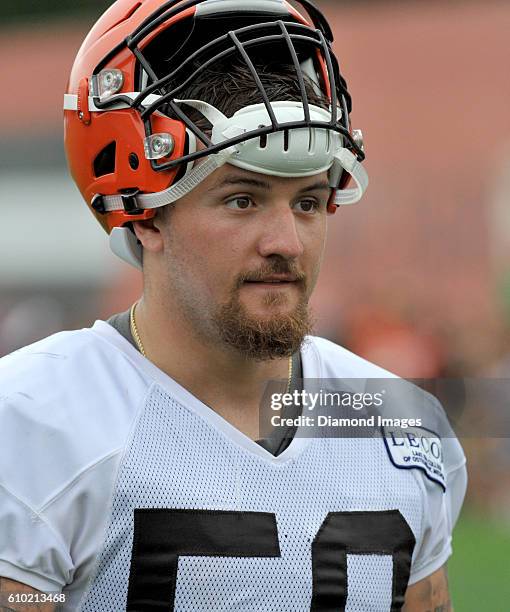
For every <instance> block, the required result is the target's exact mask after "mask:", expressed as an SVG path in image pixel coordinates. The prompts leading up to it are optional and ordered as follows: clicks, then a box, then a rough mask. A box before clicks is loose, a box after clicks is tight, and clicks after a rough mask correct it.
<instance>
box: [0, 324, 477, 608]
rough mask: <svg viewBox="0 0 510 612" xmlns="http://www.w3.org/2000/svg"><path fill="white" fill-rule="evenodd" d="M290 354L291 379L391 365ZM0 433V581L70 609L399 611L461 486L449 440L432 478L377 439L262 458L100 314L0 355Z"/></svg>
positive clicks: (438, 562) (457, 455)
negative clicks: (55, 597)
mask: <svg viewBox="0 0 510 612" xmlns="http://www.w3.org/2000/svg"><path fill="white" fill-rule="evenodd" d="M301 357H302V364H303V376H304V378H305V379H323V378H328V379H332V378H337V379H338V378H343V379H354V378H385V377H393V375H391V374H390V373H388V372H386V371H385V370H382V369H380V368H378V367H377V366H375V365H373V364H371V363H369V362H367V361H365V360H363V359H361V358H360V357H357V356H355V355H353V354H352V353H350V352H349V351H347V350H345V349H343V348H341V347H339V346H337V345H335V344H333V343H331V342H329V341H327V340H324V339H321V338H314V337H311V338H308V339H307V342H306V343H305V344H304V346H303V349H302V351H301ZM204 367H207V366H206V365H204ZM0 431H1V435H2V439H1V444H0V576H4V577H7V578H11V579H13V580H17V581H19V582H22V583H26V584H28V585H30V586H32V587H34V588H36V589H39V590H41V591H59V592H63V593H64V594H65V596H66V604H65V606H64V610H66V611H72V612H75V611H80V612H81V611H83V612H120V611H122V610H129V611H131V612H134V611H137V612H142V611H143V612H146V611H147V612H148V611H153V610H154V611H156V610H158V611H162V610H165V611H169V610H178V611H181V612H184V611H185V612H212V611H218V612H223V611H234V610H235V611H237V612H305V611H307V610H310V609H313V610H316V611H331V612H332V611H333V610H335V611H338V610H348V611H350V612H354V611H356V612H370V611H380V612H386V611H390V610H397V609H400V606H401V603H402V600H403V597H404V593H405V589H406V587H407V585H408V584H413V583H415V582H417V581H418V580H421V579H422V578H424V577H426V576H428V575H430V574H431V573H433V572H434V571H435V570H437V569H439V568H440V567H441V566H442V565H443V564H444V563H445V561H446V560H447V558H448V557H449V555H450V554H451V532H452V528H453V525H454V523H455V521H456V519H457V516H458V513H459V511H460V507H461V505H462V501H463V497H464V493H465V488H466V470H465V458H464V454H463V452H462V449H461V447H460V445H459V443H458V441H457V440H456V439H455V438H445V439H443V440H441V441H438V442H437V443H439V444H442V458H443V459H442V464H443V465H442V466H441V468H440V469H441V470H442V474H443V478H444V482H443V485H445V486H441V484H440V483H439V482H438V481H437V479H434V478H433V477H431V472H430V470H427V469H422V468H420V467H419V466H417V467H416V468H411V469H409V465H404V464H403V463H401V461H400V459H401V458H402V457H401V455H398V453H396V452H394V451H392V450H391V449H390V448H389V446H388V443H387V441H385V440H384V439H382V438H381V437H373V438H336V439H335V438H320V437H319V438H306V437H300V436H299V435H298V436H296V437H295V438H294V439H293V440H292V442H291V443H290V445H289V446H288V447H287V448H286V449H285V450H284V451H283V452H282V453H281V454H280V455H278V456H273V455H272V454H271V453H269V452H268V451H266V450H265V449H264V448H263V447H261V446H260V445H259V444H257V443H256V442H254V441H253V440H251V439H250V438H248V437H247V436H245V435H244V434H242V433H241V432H240V431H239V430H237V429H235V428H234V427H233V426H232V425H230V424H229V423H228V422H226V421H225V420H224V419H223V418H221V417H220V416H219V415H218V414H217V413H215V412H214V411H213V410H212V409H210V408H209V407H208V406H206V405H205V404H203V403H202V402H201V401H200V400H198V399H197V398H196V397H194V396H193V395H192V394H191V393H189V392H188V391H187V390H186V389H184V388H183V387H181V386H180V385H179V384H177V383H176V382H175V381H174V380H173V379H172V378H170V377H169V376H167V375H166V374H164V373H163V372H162V371H161V370H159V369H158V368H156V367H155V366H154V365H153V364H152V363H151V362H150V361H148V360H147V359H145V358H144V357H143V356H142V355H141V354H140V353H138V351H137V350H136V349H135V348H134V347H133V346H132V345H131V344H130V343H129V342H128V341H127V340H126V339H125V338H124V337H122V336H121V335H120V334H119V333H118V332H117V331H115V330H114V329H113V328H112V327H111V326H110V325H108V324H107V323H105V322H103V321H98V322H96V323H95V325H94V326H93V327H92V328H91V329H84V330H79V331H74V332H63V333H60V334H56V335H54V336H51V337H49V338H47V339H45V340H42V341H40V342H37V343H36V344H33V345H31V346H28V347H25V348H23V349H21V350H19V351H17V352H15V353H13V354H12V355H9V356H8V357H5V358H4V359H2V360H0ZM399 457H400V459H399ZM404 459H405V457H404Z"/></svg>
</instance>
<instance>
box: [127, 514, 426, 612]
mask: <svg viewBox="0 0 510 612" xmlns="http://www.w3.org/2000/svg"><path fill="white" fill-rule="evenodd" d="M414 545H415V539H414V535H413V533H412V531H411V529H410V527H409V525H408V524H407V522H406V521H405V519H404V517H403V516H402V514H400V512H399V511H398V510H390V511H382V512H331V513H329V514H328V515H327V517H326V519H325V520H324V522H323V523H322V525H321V527H320V529H319V531H318V533H317V535H316V536H315V539H314V541H313V544H312V574H313V591H312V604H311V608H310V609H311V610H312V611H313V612H341V611H342V610H345V606H346V603H347V592H348V591H347V590H348V584H347V555H348V554H355V555H390V556H391V557H392V558H393V583H392V601H391V612H396V611H397V610H401V608H402V606H403V604H404V599H405V591H406V588H407V583H408V580H409V574H410V571H411V556H412V553H413V549H414ZM179 556H211V557H280V546H279V543H278V529H277V526H276V516H275V515H274V514H271V513H264V512H230V511H221V510H217V511H216V510H171V509H166V508H147V509H136V510H135V516H134V536H133V550H132V555H131V569H130V574H129V587H128V595H127V605H126V612H156V611H159V612H162V611H163V610H164V611H165V612H168V610H169V609H173V605H174V601H175V589H176V586H177V565H178V560H179Z"/></svg>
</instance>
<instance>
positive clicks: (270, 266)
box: [236, 257, 306, 288]
mask: <svg viewBox="0 0 510 612" xmlns="http://www.w3.org/2000/svg"><path fill="white" fill-rule="evenodd" d="M271 274H289V275H292V276H294V277H295V278H296V281H295V282H299V283H302V284H303V285H305V286H306V274H305V273H304V272H303V271H302V270H300V269H299V268H298V266H297V264H296V263H295V262H293V261H289V260H287V259H283V258H280V257H279V258H275V259H272V260H270V261H268V263H267V264H266V265H264V266H262V267H261V268H259V269H258V270H251V271H249V272H244V273H242V274H240V275H239V276H238V277H237V283H236V286H237V288H239V287H241V286H242V284H243V283H245V282H247V281H252V282H257V281H262V280H264V278H266V277H268V276H270V275H271Z"/></svg>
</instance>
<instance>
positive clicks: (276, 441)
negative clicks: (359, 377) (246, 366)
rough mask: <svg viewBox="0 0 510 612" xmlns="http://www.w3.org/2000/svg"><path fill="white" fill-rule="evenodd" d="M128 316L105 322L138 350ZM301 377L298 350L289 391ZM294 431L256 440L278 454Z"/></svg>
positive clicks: (293, 409) (291, 410)
mask: <svg viewBox="0 0 510 612" xmlns="http://www.w3.org/2000/svg"><path fill="white" fill-rule="evenodd" d="M130 316H131V313H130V310H126V311H124V312H121V313H118V314H114V315H113V316H111V317H110V318H109V319H108V320H107V321H106V322H107V323H108V324H109V325H111V326H112V327H113V328H114V329H115V330H117V331H118V332H119V334H121V336H123V337H124V338H125V339H126V340H127V341H128V342H130V343H131V344H132V345H133V346H134V347H135V348H136V350H138V346H137V344H136V342H135V339H134V338H133V335H132V334H131V324H130ZM302 378H303V369H302V367H301V355H300V353H299V352H297V353H295V354H294V355H293V356H292V379H291V384H290V387H289V393H293V392H294V391H300V390H301V386H302V385H301V383H302ZM287 412H288V414H287V415H286V416H287V417H288V418H294V417H296V416H298V415H299V414H301V406H299V405H298V404H296V405H292V406H290V407H288V410H287ZM295 433H296V427H292V426H291V427H287V428H282V427H279V428H276V427H275V428H273V431H272V432H271V435H270V436H269V437H268V438H263V439H261V440H256V442H257V444H260V445H261V446H262V447H263V448H265V449H266V450H267V451H268V452H270V453H271V454H273V455H279V454H280V453H282V452H283V451H284V450H285V449H286V448H287V446H288V445H289V444H290V443H291V441H292V438H293V437H294V435H295Z"/></svg>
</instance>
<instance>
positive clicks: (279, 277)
mask: <svg viewBox="0 0 510 612" xmlns="http://www.w3.org/2000/svg"><path fill="white" fill-rule="evenodd" d="M297 281H298V279H297V277H296V276H293V275H292V274H272V275H270V276H264V277H263V278H257V279H247V280H245V281H244V282H245V284H248V285H276V286H278V285H291V284H293V283H296V282H297Z"/></svg>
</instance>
